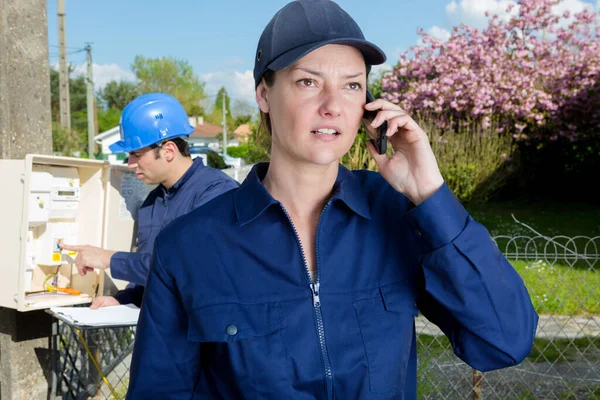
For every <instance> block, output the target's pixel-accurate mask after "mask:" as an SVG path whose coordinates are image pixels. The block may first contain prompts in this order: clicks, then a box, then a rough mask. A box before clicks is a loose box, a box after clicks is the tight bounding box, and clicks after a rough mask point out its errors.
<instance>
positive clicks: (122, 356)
mask: <svg viewBox="0 0 600 400" xmlns="http://www.w3.org/2000/svg"><path fill="white" fill-rule="evenodd" d="M55 324H56V326H57V331H56V333H55V337H54V342H55V344H54V347H55V349H57V350H58V351H57V352H56V358H55V366H54V368H55V373H56V379H55V382H54V385H53V386H55V387H53V388H52V390H51V392H52V396H51V397H52V398H56V396H59V398H61V399H63V400H71V399H111V400H114V399H116V400H120V399H123V398H125V394H126V392H127V386H128V383H129V365H130V362H131V352H132V350H133V342H134V339H135V327H134V326H130V327H113V328H93V329H92V328H90V329H80V328H78V327H75V326H73V325H70V324H68V323H65V322H63V321H60V320H57V321H56V323H55Z"/></svg>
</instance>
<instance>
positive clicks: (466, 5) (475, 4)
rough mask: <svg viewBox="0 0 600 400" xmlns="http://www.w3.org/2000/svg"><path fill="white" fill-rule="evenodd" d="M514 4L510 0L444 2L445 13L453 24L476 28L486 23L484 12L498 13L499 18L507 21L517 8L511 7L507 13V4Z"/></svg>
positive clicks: (453, 0)
mask: <svg viewBox="0 0 600 400" xmlns="http://www.w3.org/2000/svg"><path fill="white" fill-rule="evenodd" d="M511 4H513V5H516V4H517V3H516V2H515V1H512V0H460V2H459V3H457V2H456V1H455V0H452V1H451V2H450V3H448V4H446V15H447V16H448V18H449V19H450V22H451V23H452V24H453V25H457V24H461V23H462V24H466V25H470V26H474V27H477V28H482V27H484V26H486V25H487V21H488V19H487V17H486V16H485V13H486V12H489V13H490V15H498V16H499V17H500V18H501V19H503V20H505V21H507V20H508V19H509V18H510V17H511V15H515V14H516V13H517V8H516V7H515V8H513V9H512V11H511V12H510V14H509V13H507V12H506V9H507V8H508V6H509V5H511Z"/></svg>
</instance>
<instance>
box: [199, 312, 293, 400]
mask: <svg viewBox="0 0 600 400" xmlns="http://www.w3.org/2000/svg"><path fill="white" fill-rule="evenodd" d="M189 319H190V321H189V328H188V335H187V338H188V340H190V341H195V342H200V343H202V345H201V350H200V352H201V354H202V358H203V360H204V362H203V364H204V365H208V368H210V369H211V373H212V374H214V375H217V376H218V377H219V380H222V381H225V382H227V384H228V385H233V386H237V390H238V391H239V393H244V394H248V397H247V398H257V399H258V398H270V397H269V394H270V393H272V392H274V393H285V392H286V391H289V390H290V389H289V388H290V387H291V383H290V379H289V376H290V368H288V361H287V357H286V351H285V346H284V343H283V339H282V335H281V330H282V329H283V323H282V317H281V310H280V308H279V305H278V304H277V303H262V304H240V303H226V304H215V305H210V306H206V307H201V308H198V309H196V310H194V311H193V312H192V313H191V314H190V317H189ZM274 387H278V389H277V390H274ZM252 394H254V396H255V397H253V396H252ZM290 394H291V393H290Z"/></svg>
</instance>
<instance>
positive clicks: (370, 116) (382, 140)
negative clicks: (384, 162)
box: [363, 89, 388, 154]
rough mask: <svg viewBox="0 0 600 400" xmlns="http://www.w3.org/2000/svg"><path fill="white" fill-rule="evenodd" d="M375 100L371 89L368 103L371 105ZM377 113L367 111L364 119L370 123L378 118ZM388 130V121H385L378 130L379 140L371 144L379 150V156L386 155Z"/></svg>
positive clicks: (368, 91)
mask: <svg viewBox="0 0 600 400" xmlns="http://www.w3.org/2000/svg"><path fill="white" fill-rule="evenodd" d="M374 100H375V97H373V93H371V91H370V90H369V89H367V103H370V102H372V101H374ZM377 112H378V111H368V110H365V113H364V115H363V118H364V119H366V120H367V121H369V123H370V122H371V121H373V120H374V119H375V117H376V116H377ZM387 128H388V123H387V121H384V122H383V124H381V125H380V126H379V128H377V138H376V139H371V143H373V146H375V149H376V150H377V152H378V153H379V154H385V153H386V151H387V137H386V136H385V133H386V132H387ZM365 129H366V127H365Z"/></svg>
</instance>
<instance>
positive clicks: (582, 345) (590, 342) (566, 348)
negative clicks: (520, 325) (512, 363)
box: [527, 337, 600, 364]
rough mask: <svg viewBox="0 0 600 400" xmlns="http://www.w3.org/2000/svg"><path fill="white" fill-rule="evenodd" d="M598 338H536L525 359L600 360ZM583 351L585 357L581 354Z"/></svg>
mask: <svg viewBox="0 0 600 400" xmlns="http://www.w3.org/2000/svg"><path fill="white" fill-rule="evenodd" d="M598 349H600V338H598V337H596V338H594V337H582V338H577V339H552V340H549V339H541V338H536V339H535V341H534V345H533V349H532V350H531V353H529V356H527V359H528V360H529V361H531V362H552V363H553V362H573V361H577V360H581V359H582V358H585V360H586V361H589V362H590V363H591V364H594V363H595V362H597V361H600V351H599V350H598ZM582 353H585V357H582V356H581V354H582Z"/></svg>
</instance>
